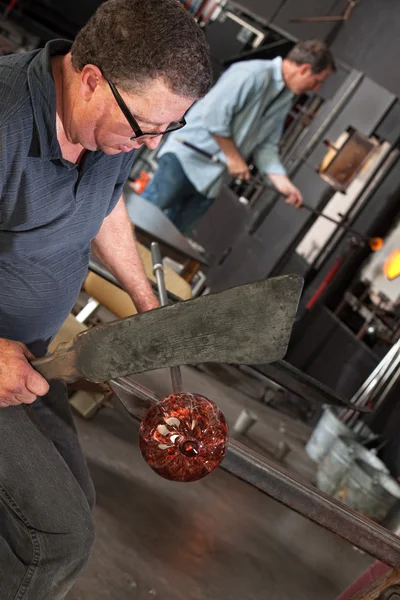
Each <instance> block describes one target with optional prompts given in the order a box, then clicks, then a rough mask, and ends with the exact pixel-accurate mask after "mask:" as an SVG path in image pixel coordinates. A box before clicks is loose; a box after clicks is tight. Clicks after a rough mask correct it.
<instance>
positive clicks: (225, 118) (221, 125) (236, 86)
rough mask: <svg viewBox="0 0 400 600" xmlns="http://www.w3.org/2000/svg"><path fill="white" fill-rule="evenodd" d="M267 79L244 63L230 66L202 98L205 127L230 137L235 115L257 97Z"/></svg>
mask: <svg viewBox="0 0 400 600" xmlns="http://www.w3.org/2000/svg"><path fill="white" fill-rule="evenodd" d="M267 76H268V74H267ZM264 81H265V79H263V80H262V82H260V78H257V77H256V76H255V75H254V74H253V73H251V72H249V71H248V70H246V68H245V67H243V66H240V67H238V66H235V65H233V66H232V67H230V68H229V69H228V70H227V71H226V73H224V74H223V75H222V77H221V78H220V80H219V81H218V82H217V83H216V84H215V86H214V87H213V88H212V89H211V90H210V92H209V93H208V94H207V95H206V96H205V97H204V98H203V100H201V102H202V119H203V123H204V127H205V128H206V129H207V130H208V131H209V132H210V133H211V134H214V135H219V136H221V137H231V136H232V120H233V117H234V116H235V115H236V114H238V113H239V112H240V111H241V110H242V109H243V108H244V107H245V106H247V104H248V103H249V102H251V101H252V100H255V98H256V95H257V94H259V93H260V91H261V89H262V87H261V85H260V83H264Z"/></svg>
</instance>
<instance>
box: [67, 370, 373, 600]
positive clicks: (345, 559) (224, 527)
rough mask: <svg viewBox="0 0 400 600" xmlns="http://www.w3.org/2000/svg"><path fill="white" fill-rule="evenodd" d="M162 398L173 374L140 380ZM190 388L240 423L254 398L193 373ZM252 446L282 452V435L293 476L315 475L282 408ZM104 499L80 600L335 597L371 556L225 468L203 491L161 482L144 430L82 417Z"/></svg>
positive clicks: (109, 413) (298, 431) (106, 415)
mask: <svg viewBox="0 0 400 600" xmlns="http://www.w3.org/2000/svg"><path fill="white" fill-rule="evenodd" d="M137 379H138V380H139V381H140V382H141V383H142V384H144V385H146V386H147V387H149V388H151V389H153V390H154V391H155V392H156V393H157V394H158V395H163V394H164V393H168V392H169V391H170V385H169V378H168V373H167V372H164V371H159V372H154V373H150V374H149V373H147V374H144V375H142V376H140V377H138V378H137ZM184 381H185V384H186V385H185V388H186V389H190V390H191V391H193V392H199V393H202V394H204V395H205V396H207V397H209V398H210V399H213V400H214V401H216V402H217V404H219V406H220V407H221V409H222V410H223V411H224V413H225V415H226V417H227V419H228V421H230V422H231V423H232V422H233V421H234V419H235V418H236V416H237V415H238V413H239V412H240V407H241V404H242V402H243V401H245V402H246V404H247V405H249V404H250V405H252V406H253V407H255V408H256V409H257V407H258V405H257V404H256V403H255V402H254V401H251V400H249V399H248V398H247V399H245V398H244V397H243V395H242V394H241V393H240V392H239V391H237V390H235V389H231V388H230V387H228V386H226V385H224V384H222V383H220V382H218V381H215V380H214V379H213V378H211V377H210V376H208V375H205V374H203V373H200V372H198V371H196V370H194V369H184ZM260 414H261V415H262V417H263V420H262V422H259V423H258V424H257V425H256V426H255V427H254V430H253V431H252V432H251V440H249V442H248V443H249V445H252V446H253V447H257V449H258V451H260V449H263V450H262V451H263V452H264V453H265V455H266V456H268V455H270V452H271V451H272V450H273V448H274V446H275V445H276V443H277V441H279V436H281V435H282V434H281V433H279V429H281V430H282V429H283V428H284V429H285V432H286V433H285V435H286V436H288V438H289V439H290V441H291V443H292V445H293V447H294V448H295V450H294V451H293V452H292V453H291V454H290V455H289V457H288V458H287V461H286V465H287V467H288V468H289V469H291V470H294V471H297V472H300V473H301V474H302V475H303V476H305V477H308V478H312V475H313V472H314V466H313V465H312V463H311V462H310V461H308V460H307V458H306V457H305V454H304V452H303V451H302V445H303V441H304V439H306V437H307V435H308V430H307V428H306V427H305V426H304V425H302V424H300V423H296V422H293V421H291V420H290V419H289V418H287V417H283V416H282V415H281V414H280V413H277V412H276V411H272V410H270V409H264V408H262V409H261V413H260ZM77 425H78V429H79V431H80V434H81V440H82V444H83V447H84V451H85V454H86V456H87V459H88V463H89V467H90V470H91V473H92V476H93V480H94V483H95V486H96V490H97V507H96V509H95V513H94V519H95V523H96V529H97V541H96V545H95V549H94V552H93V555H92V558H91V560H90V562H89V564H88V566H87V568H86V570H85V571H84V573H83V574H82V575H81V577H80V578H79V580H78V581H77V583H76V585H75V587H74V588H73V590H71V592H70V593H69V595H68V600H106V599H113V600H127V599H132V598H135V599H136V600H148V599H149V598H154V597H158V598H162V599H163V600H207V599H210V600H334V598H335V597H336V596H337V595H338V594H339V593H340V592H341V591H342V590H343V589H344V588H345V587H346V586H347V585H348V584H349V583H350V582H351V581H352V580H353V579H355V577H356V576H358V574H360V573H361V572H362V571H363V570H364V569H365V568H367V566H369V564H370V563H371V559H370V558H369V557H367V556H364V555H362V554H361V553H359V552H358V551H355V550H354V549H353V548H352V547H351V546H350V545H349V544H347V543H345V542H343V541H342V540H340V539H339V538H337V537H335V536H333V535H332V534H330V533H328V532H326V531H324V530H322V529H320V528H319V527H317V526H316V525H313V524H312V523H310V522H308V521H306V520H305V519H304V518H302V517H300V516H298V515H296V514H295V513H293V512H291V511H289V510H288V509H286V508H284V507H282V506H280V505H279V504H278V503H276V502H274V501H273V500H271V499H269V498H268V497H266V496H264V495H263V494H261V493H260V492H258V491H257V490H255V489H253V488H252V487H250V486H248V485H246V484H244V483H242V482H240V481H238V480H236V479H234V478H233V477H232V476H230V475H229V474H227V473H225V472H224V471H222V470H220V469H219V470H217V471H216V472H214V473H212V474H211V475H210V476H209V477H207V478H206V479H204V480H202V481H200V482H197V483H192V484H177V483H172V482H168V481H165V480H163V479H161V478H160V477H158V476H157V475H155V474H154V473H153V472H152V471H151V470H150V469H149V468H148V467H147V465H146V464H145V463H144V461H143V460H142V458H141V455H140V453H139V450H138V447H137V426H136V425H133V424H131V423H126V422H124V420H123V419H122V418H121V417H120V415H119V413H118V412H116V411H115V410H113V409H111V408H107V409H103V410H102V411H101V412H100V413H98V414H97V415H96V416H95V418H94V419H93V420H91V421H84V420H82V419H81V418H79V417H78V418H77Z"/></svg>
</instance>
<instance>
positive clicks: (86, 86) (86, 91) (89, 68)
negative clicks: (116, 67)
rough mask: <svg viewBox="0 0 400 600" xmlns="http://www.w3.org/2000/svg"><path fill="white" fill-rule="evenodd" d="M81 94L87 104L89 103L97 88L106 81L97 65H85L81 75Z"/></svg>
mask: <svg viewBox="0 0 400 600" xmlns="http://www.w3.org/2000/svg"><path fill="white" fill-rule="evenodd" d="M80 77H81V82H80V83H81V94H82V98H83V99H84V101H85V102H89V101H90V100H91V98H92V96H93V94H94V93H95V91H96V88H97V87H98V86H99V85H100V83H101V82H103V81H104V77H103V75H102V72H101V71H100V69H99V68H98V67H96V66H95V65H85V66H84V67H83V69H82V71H81V73H80Z"/></svg>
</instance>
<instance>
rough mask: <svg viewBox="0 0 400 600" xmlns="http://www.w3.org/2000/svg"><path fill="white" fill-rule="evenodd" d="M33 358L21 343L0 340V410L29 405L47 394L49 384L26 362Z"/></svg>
mask: <svg viewBox="0 0 400 600" xmlns="http://www.w3.org/2000/svg"><path fill="white" fill-rule="evenodd" d="M34 358H35V357H34V356H33V354H32V353H31V352H29V350H28V348H27V347H26V346H25V345H24V344H21V342H13V341H11V340H5V339H3V338H0V408H5V407H7V406H15V405H17V404H31V403H32V402H34V400H35V399H36V397H37V396H44V395H45V394H46V393H47V392H48V390H49V384H48V383H47V381H46V380H45V379H44V378H43V377H42V376H41V375H40V374H39V373H38V372H37V371H35V369H34V368H33V367H31V365H30V364H29V362H28V361H29V360H32V359H34Z"/></svg>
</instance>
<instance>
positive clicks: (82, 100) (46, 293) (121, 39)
mask: <svg viewBox="0 0 400 600" xmlns="http://www.w3.org/2000/svg"><path fill="white" fill-rule="evenodd" d="M210 81H211V68H210V59H209V53H208V48H207V45H206V43H205V40H204V36H203V34H202V32H201V30H200V29H199V27H198V26H197V24H196V23H195V21H194V20H193V18H192V17H191V15H190V14H189V13H188V12H187V11H185V9H184V8H183V7H182V6H181V4H180V3H179V2H177V1H176V0H157V1H155V0H108V1H107V2H104V3H102V4H101V6H100V7H99V9H98V10H97V12H96V14H95V15H94V16H93V17H92V18H91V20H90V21H89V22H88V24H87V25H86V26H85V27H84V28H83V29H82V31H81V32H80V33H79V34H78V36H77V38H76V40H75V42H74V43H73V44H71V43H69V42H66V41H63V40H54V41H52V42H49V43H48V44H47V45H46V47H45V48H44V49H43V50H37V51H34V52H30V53H25V54H17V55H11V56H5V57H1V58H0V143H1V152H0V189H1V201H0V565H1V567H0V568H1V576H0V598H1V600H14V599H16V598H20V599H21V600H22V598H23V599H24V600H50V599H51V600H59V599H61V598H64V597H65V595H66V594H67V592H68V590H69V588H70V587H71V585H72V584H73V581H74V579H75V578H76V577H77V575H78V574H79V572H80V570H81V569H82V568H83V566H84V565H85V563H86V561H87V559H88V557H89V555H90V551H91V548H92V544H93V524H92V520H91V508H92V507H93V504H94V491H93V485H92V483H91V480H90V476H89V474H88V470H87V466H86V463H85V459H84V457H83V454H82V451H81V448H80V445H79V441H78V439H77V433H76V430H75V427H74V423H73V419H72V415H71V412H70V409H69V405H68V398H67V393H66V388H65V386H64V385H63V384H62V383H60V382H56V383H54V384H52V385H51V386H50V390H49V386H48V384H47V382H46V381H45V380H44V379H43V378H42V377H41V376H40V375H39V373H37V372H36V371H35V370H34V369H33V368H32V367H31V366H30V362H29V361H30V360H31V359H32V358H33V357H34V356H37V357H40V356H43V355H44V354H45V353H46V351H47V348H48V345H49V343H50V341H51V339H52V338H53V337H54V335H55V334H56V333H57V330H58V329H59V327H60V326H61V325H62V323H63V322H64V320H65V319H66V317H67V316H68V314H69V313H70V311H71V309H72V307H73V305H74V302H75V300H76V297H77V295H78V293H79V290H80V287H81V284H82V282H83V280H84V277H85V275H86V272H87V268H88V261H89V256H90V251H91V250H92V252H93V253H94V254H95V255H96V256H97V257H99V258H100V260H101V261H102V262H103V264H104V265H105V266H106V267H107V268H108V269H109V270H110V271H111V272H112V273H113V274H114V276H115V277H116V278H117V279H118V280H119V282H120V283H121V284H122V286H123V287H124V288H125V290H126V291H127V292H128V294H129V295H130V296H131V298H132V300H133V302H134V304H135V306H136V307H137V309H138V310H139V311H146V310H150V309H152V308H154V307H156V306H157V300H156V298H155V296H154V294H153V292H152V289H151V287H150V285H149V283H148V281H147V278H146V275H145V272H144V270H143V267H142V265H141V263H140V260H139V257H138V253H137V249H136V245H135V240H134V236H133V232H132V227H131V223H130V221H129V218H128V215H127V212H126V209H125V206H124V203H123V200H122V199H121V194H122V188H123V185H124V183H125V181H126V179H127V177H128V174H129V172H130V169H131V163H132V160H133V151H134V149H135V148H139V147H140V146H141V145H143V144H145V145H147V146H148V147H149V148H156V147H157V146H158V144H159V142H160V138H161V136H162V135H163V134H164V133H165V132H166V131H169V130H176V129H177V128H179V127H182V125H183V124H184V120H183V116H184V114H185V113H186V111H187V110H188V108H189V107H190V106H191V105H192V104H193V102H194V101H195V100H197V99H198V98H199V97H201V96H202V95H204V94H205V93H206V92H207V89H208V87H209V85H210ZM38 396H39V397H42V398H38V399H37V397H38Z"/></svg>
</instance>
